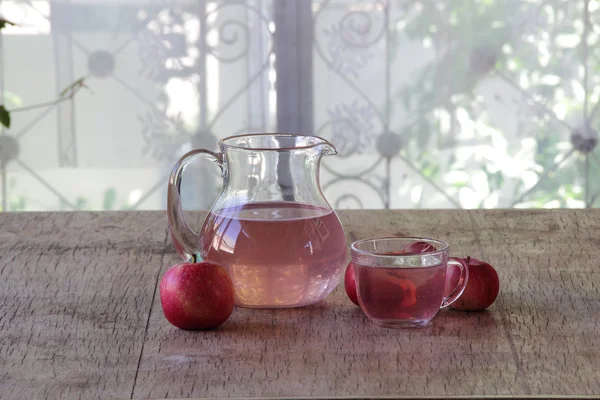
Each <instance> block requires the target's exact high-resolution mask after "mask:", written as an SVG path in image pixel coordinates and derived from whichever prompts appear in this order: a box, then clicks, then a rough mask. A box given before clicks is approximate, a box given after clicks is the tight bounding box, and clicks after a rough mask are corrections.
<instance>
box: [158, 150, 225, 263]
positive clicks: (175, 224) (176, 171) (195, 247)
mask: <svg viewBox="0 0 600 400" xmlns="http://www.w3.org/2000/svg"><path fill="white" fill-rule="evenodd" d="M198 156H200V157H202V158H205V159H207V160H210V161H212V162H214V163H216V164H217V165H218V166H219V168H221V171H223V155H222V154H221V153H214V152H212V151H209V150H205V149H195V150H192V151H190V152H188V153H186V154H185V155H184V156H183V157H181V158H180V159H179V160H178V161H177V163H175V166H174V167H173V170H172V171H171V176H170V178H169V187H168V190H167V215H168V218H169V231H170V232H171V240H173V245H174V246H175V248H176V249H177V252H178V253H179V255H180V256H181V257H182V258H183V259H184V260H185V261H190V260H193V261H194V262H196V261H197V260H198V259H201V257H200V254H199V243H200V235H199V234H198V233H196V232H194V231H193V230H192V228H190V226H189V225H188V223H187V221H186V220H185V216H184V215H183V208H182V207H181V176H182V174H183V171H184V170H185V168H186V167H187V166H188V164H189V163H190V162H192V161H193V160H194V159H196V158H197V157H198Z"/></svg>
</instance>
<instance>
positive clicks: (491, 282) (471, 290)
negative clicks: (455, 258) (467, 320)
mask: <svg viewBox="0 0 600 400" xmlns="http://www.w3.org/2000/svg"><path fill="white" fill-rule="evenodd" d="M463 260H464V261H465V262H466V263H468V264H469V281H468V282H467V287H466V288H465V291H464V292H463V293H462V294H461V295H460V297H459V298H458V299H457V300H456V301H455V302H454V303H452V304H451V305H450V307H452V308H454V309H455V310H462V311H478V310H484V309H486V308H488V307H489V306H491V305H492V303H493V302H494V301H495V300H496V297H498V292H499V291H500V280H499V279H498V273H497V272H496V270H495V269H494V267H492V266H491V265H490V264H488V263H486V262H485V261H481V260H478V259H476V258H472V257H467V258H463ZM459 279H460V269H459V268H458V267H451V268H448V271H447V273H446V287H445V295H446V296H447V295H448V294H449V293H448V292H449V291H451V290H452V289H454V288H455V287H456V283H457V282H458V280H459Z"/></svg>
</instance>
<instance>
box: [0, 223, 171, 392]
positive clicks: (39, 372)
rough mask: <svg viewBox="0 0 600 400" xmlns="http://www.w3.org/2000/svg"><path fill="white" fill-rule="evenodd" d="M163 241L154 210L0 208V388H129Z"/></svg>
mask: <svg viewBox="0 0 600 400" xmlns="http://www.w3.org/2000/svg"><path fill="white" fill-rule="evenodd" d="M146 215H147V216H150V215H149V214H146ZM165 243H166V230H165V226H164V219H163V218H162V217H160V216H159V215H157V214H153V217H152V218H144V217H142V216H141V214H140V213H133V212H132V213H102V214H98V213H52V214H47V213H31V214H10V213H0V398H2V399H45V398H50V399H59V398H60V399H68V398H85V399H91V398H117V397H118V398H129V397H130V396H131V394H132V389H133V383H134V381H135V375H136V371H137V365H138V362H139V358H140V354H141V351H142V348H143V343H144V334H145V332H146V326H147V322H148V314H149V312H150V307H151V304H152V298H153V296H154V289H155V286H156V277H157V273H158V271H159V269H160V266H162V265H163V258H164V256H165V249H166V245H165Z"/></svg>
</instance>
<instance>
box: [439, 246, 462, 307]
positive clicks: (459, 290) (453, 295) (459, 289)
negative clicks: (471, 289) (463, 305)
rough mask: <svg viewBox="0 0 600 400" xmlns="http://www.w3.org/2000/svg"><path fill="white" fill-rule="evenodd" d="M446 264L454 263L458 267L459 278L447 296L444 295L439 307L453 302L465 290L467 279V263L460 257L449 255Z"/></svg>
mask: <svg viewBox="0 0 600 400" xmlns="http://www.w3.org/2000/svg"><path fill="white" fill-rule="evenodd" d="M448 265H456V266H458V267H459V268H460V278H459V279H458V283H457V284H456V287H455V288H454V290H453V291H452V293H450V294H449V295H448V296H446V297H444V300H443V301H442V306H441V307H440V308H446V307H448V306H449V305H450V304H452V303H454V302H455V301H456V300H457V299H458V298H459V297H460V295H461V294H463V292H464V291H465V288H466V287H467V282H468V281H469V264H468V262H464V261H463V260H462V259H460V258H457V257H450V259H449V260H448Z"/></svg>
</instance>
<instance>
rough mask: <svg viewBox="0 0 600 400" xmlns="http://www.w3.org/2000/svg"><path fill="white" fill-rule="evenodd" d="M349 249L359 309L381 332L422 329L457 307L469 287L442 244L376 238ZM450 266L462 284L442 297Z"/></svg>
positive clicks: (462, 265)
mask: <svg viewBox="0 0 600 400" xmlns="http://www.w3.org/2000/svg"><path fill="white" fill-rule="evenodd" d="M416 242H422V244H421V245H419V244H415V243H416ZM350 248H351V252H352V263H353V268H354V274H355V277H356V291H357V294H358V302H359V303H360V308H361V309H362V310H363V312H364V313H365V314H366V316H367V317H368V318H369V319H370V320H371V321H373V322H374V323H376V324H377V325H380V326H383V327H387V328H408V327H422V326H425V325H427V324H428V323H429V321H431V319H432V318H433V317H434V316H435V315H436V314H437V312H438V311H439V310H440V308H445V307H448V306H449V305H450V304H452V303H453V302H454V301H456V299H457V298H458V297H459V296H460V295H461V294H462V293H463V291H464V290H465V287H466V285H467V280H468V277H469V268H468V265H467V264H466V263H465V262H462V261H458V260H455V259H452V260H450V259H449V257H448V248H449V246H448V244H447V243H445V242H442V241H440V240H434V239H423V238H410V237H409V238H403V237H389V238H376V239H365V240H359V241H356V242H354V243H352V245H351V246H350ZM415 249H417V250H424V251H423V252H415ZM450 265H456V266H458V267H459V268H460V278H459V279H458V283H457V285H456V287H454V289H453V290H451V292H450V294H449V295H448V296H445V295H444V288H445V283H446V270H447V268H448V267H449V266H450ZM450 289H452V288H450Z"/></svg>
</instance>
